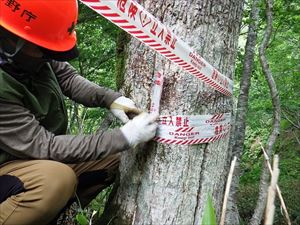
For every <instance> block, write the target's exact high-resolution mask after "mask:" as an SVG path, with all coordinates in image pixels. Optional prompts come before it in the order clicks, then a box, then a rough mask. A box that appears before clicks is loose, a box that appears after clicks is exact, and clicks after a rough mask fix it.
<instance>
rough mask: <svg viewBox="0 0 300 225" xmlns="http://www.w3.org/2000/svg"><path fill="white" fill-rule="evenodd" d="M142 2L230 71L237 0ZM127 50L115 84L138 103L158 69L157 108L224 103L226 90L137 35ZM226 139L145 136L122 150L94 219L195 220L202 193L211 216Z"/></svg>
mask: <svg viewBox="0 0 300 225" xmlns="http://www.w3.org/2000/svg"><path fill="white" fill-rule="evenodd" d="M142 4H143V5H144V6H145V8H146V9H148V10H149V11H150V12H151V13H152V14H154V15H155V16H156V18H158V19H160V20H161V21H162V22H163V23H164V24H166V25H167V26H168V27H170V28H171V29H172V30H173V31H174V32H175V33H176V34H177V35H178V36H179V37H181V38H182V39H183V40H184V41H186V42H187V43H188V44H189V45H191V46H192V47H193V48H194V49H195V50H196V51H197V52H198V53H199V54H200V55H202V56H203V57H204V58H205V59H206V60H207V61H208V62H210V63H211V64H212V65H214V66H215V67H216V68H217V69H218V70H220V71H221V72H222V73H223V74H225V75H227V76H229V77H231V78H232V77H233V73H234V68H235V57H236V51H237V41H238V36H239V28H240V21H241V17H242V8H243V7H242V5H243V1H238V0H226V1H221V0H193V1H188V0H186V1H180V0H145V1H144V2H143V3H142ZM127 52H128V54H127V63H126V67H125V83H124V86H123V91H124V92H125V94H127V95H129V96H130V97H131V98H132V99H134V101H135V102H136V103H137V105H138V106H139V107H140V108H142V109H149V104H150V98H151V96H150V93H151V86H152V80H153V75H154V72H155V71H156V70H162V71H163V73H164V74H165V76H166V80H165V86H164V89H163V96H162V101H161V104H162V107H161V114H165V115H199V114H215V113H225V112H230V111H231V110H232V98H230V97H225V96H224V95H222V94H220V93H218V92H216V91H215V90H214V89H212V88H211V87H209V86H207V85H205V84H204V83H203V82H201V81H199V80H198V79H197V78H195V77H194V76H192V75H189V74H187V73H185V72H184V71H183V70H181V69H180V68H178V67H177V66H176V65H175V64H173V63H171V62H169V61H167V60H165V59H164V58H162V57H161V56H160V55H158V54H156V53H154V52H153V51H152V50H150V49H149V48H147V47H145V46H144V45H143V44H141V43H140V42H139V41H137V40H134V39H132V40H131V41H130V42H129V44H128V46H127ZM228 139H229V137H228V136H227V137H226V138H224V139H221V140H220V141H217V142H215V143H211V144H204V145H197V146H191V147H181V146H175V145H162V144H156V143H154V142H150V143H148V144H145V145H143V146H138V147H137V148H135V149H132V150H130V151H128V152H124V153H123V155H122V160H121V164H120V177H119V182H118V185H116V186H115V187H114V190H113V194H112V195H111V198H110V199H109V202H108V204H107V207H106V209H105V212H104V216H103V217H102V218H101V221H100V222H99V224H110V225H132V224H136V225H142V224H145V225H151V224H155V225H157V224H160V225H161V224H165V225H167V224H172V225H191V224H194V225H199V224H200V222H201V217H202V213H203V209H204V207H205V203H206V200H207V196H208V194H209V193H211V194H212V196H213V200H214V204H215V208H216V212H217V215H218V217H219V216H220V215H219V214H220V211H221V206H222V204H221V203H222V199H223V192H224V185H225V179H226V175H227V173H228V163H227V162H228V160H227V157H228V155H229V154H228Z"/></svg>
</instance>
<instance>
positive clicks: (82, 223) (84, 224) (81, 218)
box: [76, 213, 89, 225]
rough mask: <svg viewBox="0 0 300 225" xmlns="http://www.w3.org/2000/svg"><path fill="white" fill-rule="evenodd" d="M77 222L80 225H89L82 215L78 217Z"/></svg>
mask: <svg viewBox="0 0 300 225" xmlns="http://www.w3.org/2000/svg"><path fill="white" fill-rule="evenodd" d="M76 220H77V222H78V223H79V224H80V225H88V224H89V221H88V219H87V218H86V217H85V215H83V214H82V213H79V214H77V215H76Z"/></svg>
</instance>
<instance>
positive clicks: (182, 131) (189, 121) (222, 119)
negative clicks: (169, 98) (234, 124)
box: [154, 113, 231, 145]
mask: <svg viewBox="0 0 300 225" xmlns="http://www.w3.org/2000/svg"><path fill="white" fill-rule="evenodd" d="M230 118H231V114H230V113H225V114H218V115H197V116H160V122H159V126H158V132H157V135H156V137H155V138H154V140H156V141H158V142H161V143H166V144H177V145H193V144H200V143H209V142H214V141H216V140H219V139H221V138H223V137H225V136H226V135H227V134H228V133H229V130H230Z"/></svg>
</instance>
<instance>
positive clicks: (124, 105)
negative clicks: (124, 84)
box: [110, 96, 142, 123]
mask: <svg viewBox="0 0 300 225" xmlns="http://www.w3.org/2000/svg"><path fill="white" fill-rule="evenodd" d="M110 111H111V112H112V114H114V116H115V117H117V118H118V119H120V120H121V121H122V122H123V123H127V122H128V121H129V118H128V114H130V113H132V114H136V115H138V114H140V113H141V112H142V111H141V110H139V109H138V108H137V107H136V106H135V104H134V102H133V101H132V100H131V99H129V98H126V97H124V96H121V97H119V98H117V99H116V100H115V101H113V103H112V104H111V105H110Z"/></svg>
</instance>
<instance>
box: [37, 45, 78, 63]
mask: <svg viewBox="0 0 300 225" xmlns="http://www.w3.org/2000/svg"><path fill="white" fill-rule="evenodd" d="M41 50H42V52H43V53H44V56H45V57H46V58H49V59H53V60H56V61H60V62H65V61H70V60H72V59H75V58H77V57H78V56H79V50H78V48H77V46H76V45H75V46H74V47H73V48H71V49H70V50H68V51H64V52H57V51H52V50H49V49H46V48H41Z"/></svg>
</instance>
